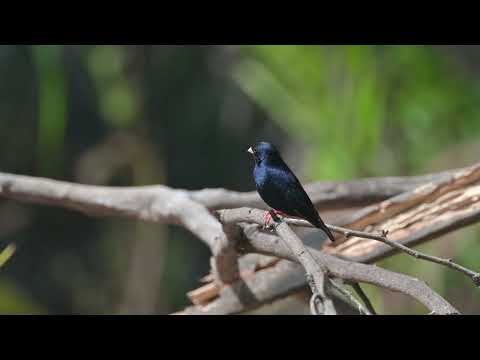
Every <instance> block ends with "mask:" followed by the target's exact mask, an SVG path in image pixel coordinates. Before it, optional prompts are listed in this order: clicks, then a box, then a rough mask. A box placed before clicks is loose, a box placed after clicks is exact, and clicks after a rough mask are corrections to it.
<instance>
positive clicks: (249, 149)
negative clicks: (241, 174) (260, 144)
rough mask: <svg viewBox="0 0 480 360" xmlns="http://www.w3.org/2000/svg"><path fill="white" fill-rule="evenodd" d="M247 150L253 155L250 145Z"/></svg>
mask: <svg viewBox="0 0 480 360" xmlns="http://www.w3.org/2000/svg"><path fill="white" fill-rule="evenodd" d="M247 151H248V152H249V153H250V154H252V155H253V149H252V147H251V146H250V147H249V148H248V150H247Z"/></svg>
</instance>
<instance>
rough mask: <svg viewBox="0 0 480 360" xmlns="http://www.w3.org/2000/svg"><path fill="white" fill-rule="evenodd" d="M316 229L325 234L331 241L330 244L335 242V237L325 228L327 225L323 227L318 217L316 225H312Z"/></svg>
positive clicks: (323, 224)
mask: <svg viewBox="0 0 480 360" xmlns="http://www.w3.org/2000/svg"><path fill="white" fill-rule="evenodd" d="M314 225H315V226H316V227H317V228H319V229H322V230H323V231H324V232H325V234H327V236H328V238H329V239H330V240H331V241H332V242H335V237H334V236H333V234H332V232H331V231H330V229H329V228H328V227H327V225H325V223H324V222H323V221H322V219H321V218H320V216H319V217H318V220H317V221H316V223H315V224H314Z"/></svg>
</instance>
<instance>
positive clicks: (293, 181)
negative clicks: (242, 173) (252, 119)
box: [247, 141, 335, 242]
mask: <svg viewBox="0 0 480 360" xmlns="http://www.w3.org/2000/svg"><path fill="white" fill-rule="evenodd" d="M247 151H248V152H249V153H250V154H251V156H252V157H253V159H254V161H255V168H254V170H253V177H254V180H255V185H256V188H257V192H258V194H259V195H260V197H261V198H262V200H263V201H265V203H266V204H267V205H268V206H270V207H271V208H272V209H273V213H274V214H279V215H288V216H293V217H298V218H302V219H304V220H307V221H308V222H309V223H310V224H312V225H313V226H315V227H316V228H319V229H321V230H322V231H323V232H325V233H326V235H327V236H328V238H329V239H330V240H331V241H332V242H334V241H335V238H334V236H333V234H332V232H331V231H330V229H329V228H328V227H327V226H326V225H325V223H324V222H323V220H322V219H321V218H320V215H319V213H318V211H317V209H316V208H315V206H314V205H313V203H312V200H311V199H310V197H309V196H308V195H307V193H306V191H305V189H304V188H303V186H302V184H301V183H300V181H299V180H298V179H297V177H296V176H295V174H294V173H293V171H292V170H290V168H289V167H288V165H287V164H286V163H285V161H283V159H282V157H281V155H280V153H279V151H278V150H277V148H276V147H275V146H274V145H272V144H271V143H268V142H265V141H261V142H259V143H257V144H255V145H253V146H250V147H249V148H248V150H247ZM266 215H269V216H270V218H271V216H272V215H271V214H270V212H268V213H267V214H266ZM269 220H270V219H269ZM269 220H268V221H269ZM268 221H267V220H265V223H266V224H265V225H267V223H268Z"/></svg>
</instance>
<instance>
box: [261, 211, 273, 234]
mask: <svg viewBox="0 0 480 360" xmlns="http://www.w3.org/2000/svg"><path fill="white" fill-rule="evenodd" d="M272 220H273V217H272V214H271V213H270V211H265V215H263V228H264V229H265V230H270V229H271V228H272V227H273V226H272V225H270V222H271V221H272Z"/></svg>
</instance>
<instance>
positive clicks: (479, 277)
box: [284, 218, 480, 287]
mask: <svg viewBox="0 0 480 360" xmlns="http://www.w3.org/2000/svg"><path fill="white" fill-rule="evenodd" d="M284 221H285V222H286V223H288V224H290V225H296V226H302V227H313V226H312V225H311V224H310V223H309V222H308V221H305V220H300V219H293V218H285V219H284ZM326 225H327V227H328V228H329V229H330V230H332V231H334V232H337V233H340V234H342V235H344V236H345V237H347V238H348V237H352V236H355V237H358V238H363V239H371V240H376V241H380V242H382V243H384V244H387V245H388V246H391V247H393V248H395V249H398V250H400V251H402V252H404V253H406V254H408V255H410V256H413V257H414V258H416V259H421V260H426V261H430V262H433V263H437V264H440V265H443V266H446V267H449V268H450V269H453V270H455V271H459V272H461V273H463V274H464V275H466V276H468V277H469V278H470V279H471V280H472V281H473V283H474V284H475V285H476V286H477V287H480V274H479V273H477V272H475V271H472V270H470V269H467V268H466V267H463V266H461V265H459V264H457V263H454V262H453V261H452V259H442V258H439V257H436V256H432V255H427V254H425V253H422V252H420V251H416V250H413V249H410V248H409V247H407V246H405V245H402V244H400V243H399V242H396V241H391V240H388V239H387V235H388V231H387V230H383V233H382V234H381V235H375V234H372V233H368V232H363V231H357V230H351V229H347V228H343V227H340V226H335V225H329V224H326Z"/></svg>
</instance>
